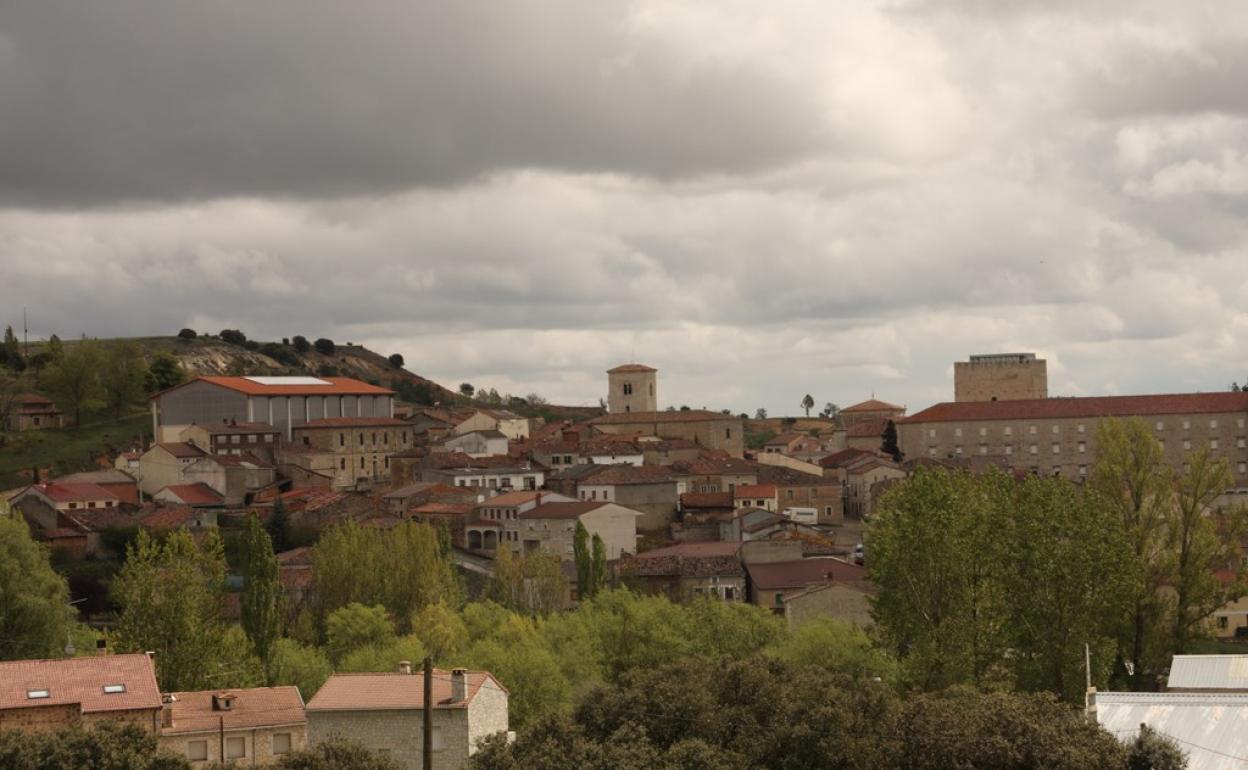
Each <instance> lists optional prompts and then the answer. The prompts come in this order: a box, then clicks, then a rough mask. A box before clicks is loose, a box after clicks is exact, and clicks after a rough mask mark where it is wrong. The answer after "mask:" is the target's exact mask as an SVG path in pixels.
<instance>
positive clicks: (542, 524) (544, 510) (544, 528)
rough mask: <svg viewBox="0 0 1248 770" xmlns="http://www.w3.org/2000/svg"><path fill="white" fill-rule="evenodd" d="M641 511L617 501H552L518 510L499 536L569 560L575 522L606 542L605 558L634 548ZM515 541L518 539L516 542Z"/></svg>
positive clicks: (527, 549) (526, 548)
mask: <svg viewBox="0 0 1248 770" xmlns="http://www.w3.org/2000/svg"><path fill="white" fill-rule="evenodd" d="M640 515H641V514H640V513H638V512H637V511H634V510H631V509H629V508H625V507H624V506H622V505H618V504H616V503H606V502H597V503H595V502H585V501H576V500H573V501H570V502H563V501H551V502H548V501H546V500H545V499H543V500H542V502H541V504H540V505H538V506H536V507H534V508H530V509H528V510H525V511H521V512H520V513H518V514H517V515H516V517H515V518H514V519H511V520H507V521H505V522H504V524H505V526H504V528H503V532H502V536H503V538H504V542H506V541H507V540H508V539H509V540H510V542H511V543H512V544H513V547H514V546H515V545H518V546H519V547H520V549H521V550H522V551H523V553H526V554H529V553H534V552H537V551H541V552H543V553H551V554H554V555H556V556H558V557H559V558H560V559H561V560H562V561H571V560H572V557H573V540H574V537H575V534H576V525H577V522H580V523H581V524H582V525H584V527H585V529H586V531H587V532H588V534H589V536H590V537H591V538H592V537H593V536H595V535H597V536H598V537H599V538H601V539H602V542H603V545H604V546H606V552H607V560H608V561H614V560H615V559H618V558H620V557H621V556H622V555H623V554H626V553H633V552H635V551H636V550H637V519H638V517H639V516H640ZM517 541H518V542H517Z"/></svg>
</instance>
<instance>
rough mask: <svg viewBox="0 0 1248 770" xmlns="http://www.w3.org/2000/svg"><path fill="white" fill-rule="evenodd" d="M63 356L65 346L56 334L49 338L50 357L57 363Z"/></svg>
mask: <svg viewBox="0 0 1248 770" xmlns="http://www.w3.org/2000/svg"><path fill="white" fill-rule="evenodd" d="M63 355H65V346H64V345H63V344H62V343H61V338H60V337H58V336H56V335H55V334H53V335H52V336H51V337H48V357H49V358H50V359H51V360H52V361H53V362H55V361H59V360H61V356H63Z"/></svg>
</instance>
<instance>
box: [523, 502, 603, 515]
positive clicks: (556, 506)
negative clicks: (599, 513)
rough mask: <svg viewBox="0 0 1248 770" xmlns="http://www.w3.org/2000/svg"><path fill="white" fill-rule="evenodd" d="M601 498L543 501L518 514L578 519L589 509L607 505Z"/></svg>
mask: <svg viewBox="0 0 1248 770" xmlns="http://www.w3.org/2000/svg"><path fill="white" fill-rule="evenodd" d="M609 504H610V503H609V502H604V501H602V500H597V501H595V500H581V501H577V502H574V503H544V504H542V505H539V506H537V507H536V508H532V509H530V510H527V511H522V512H521V513H520V514H519V517H520V518H521V519H578V518H580V517H581V516H583V515H585V514H587V513H589V512H590V511H593V510H596V509H598V508H601V507H602V506H604V505H609Z"/></svg>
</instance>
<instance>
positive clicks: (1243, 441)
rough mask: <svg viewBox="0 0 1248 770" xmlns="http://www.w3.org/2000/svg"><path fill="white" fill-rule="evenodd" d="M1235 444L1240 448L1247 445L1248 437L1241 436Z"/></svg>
mask: <svg viewBox="0 0 1248 770" xmlns="http://www.w3.org/2000/svg"><path fill="white" fill-rule="evenodd" d="M1235 446H1237V447H1239V448H1240V449H1243V448H1244V447H1245V446H1248V439H1245V438H1244V437H1243V436H1240V437H1239V438H1237V439H1235Z"/></svg>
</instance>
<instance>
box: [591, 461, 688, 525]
mask: <svg viewBox="0 0 1248 770" xmlns="http://www.w3.org/2000/svg"><path fill="white" fill-rule="evenodd" d="M594 467H600V468H601V470H599V471H597V472H595V473H591V474H589V475H587V476H585V477H584V478H582V479H581V480H580V481H579V482H578V483H577V485H576V496H577V497H578V498H579V499H581V500H585V501H590V502H595V501H605V502H611V503H618V504H620V505H622V506H624V507H626V508H631V509H632V510H634V511H637V512H639V513H641V514H642V516H641V517H640V518H639V519H638V521H637V528H638V529H640V530H656V529H663V528H665V527H667V525H669V524H671V523H672V521H673V520H674V519H675V518H676V501H677V499H678V497H679V495H680V494H681V493H682V492H684V491H685V490H684V489H681V488H680V485H679V484H677V482H676V480H675V477H674V475H673V472H672V468H671V467H670V466H660V465H641V466H632V465H604V466H594Z"/></svg>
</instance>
